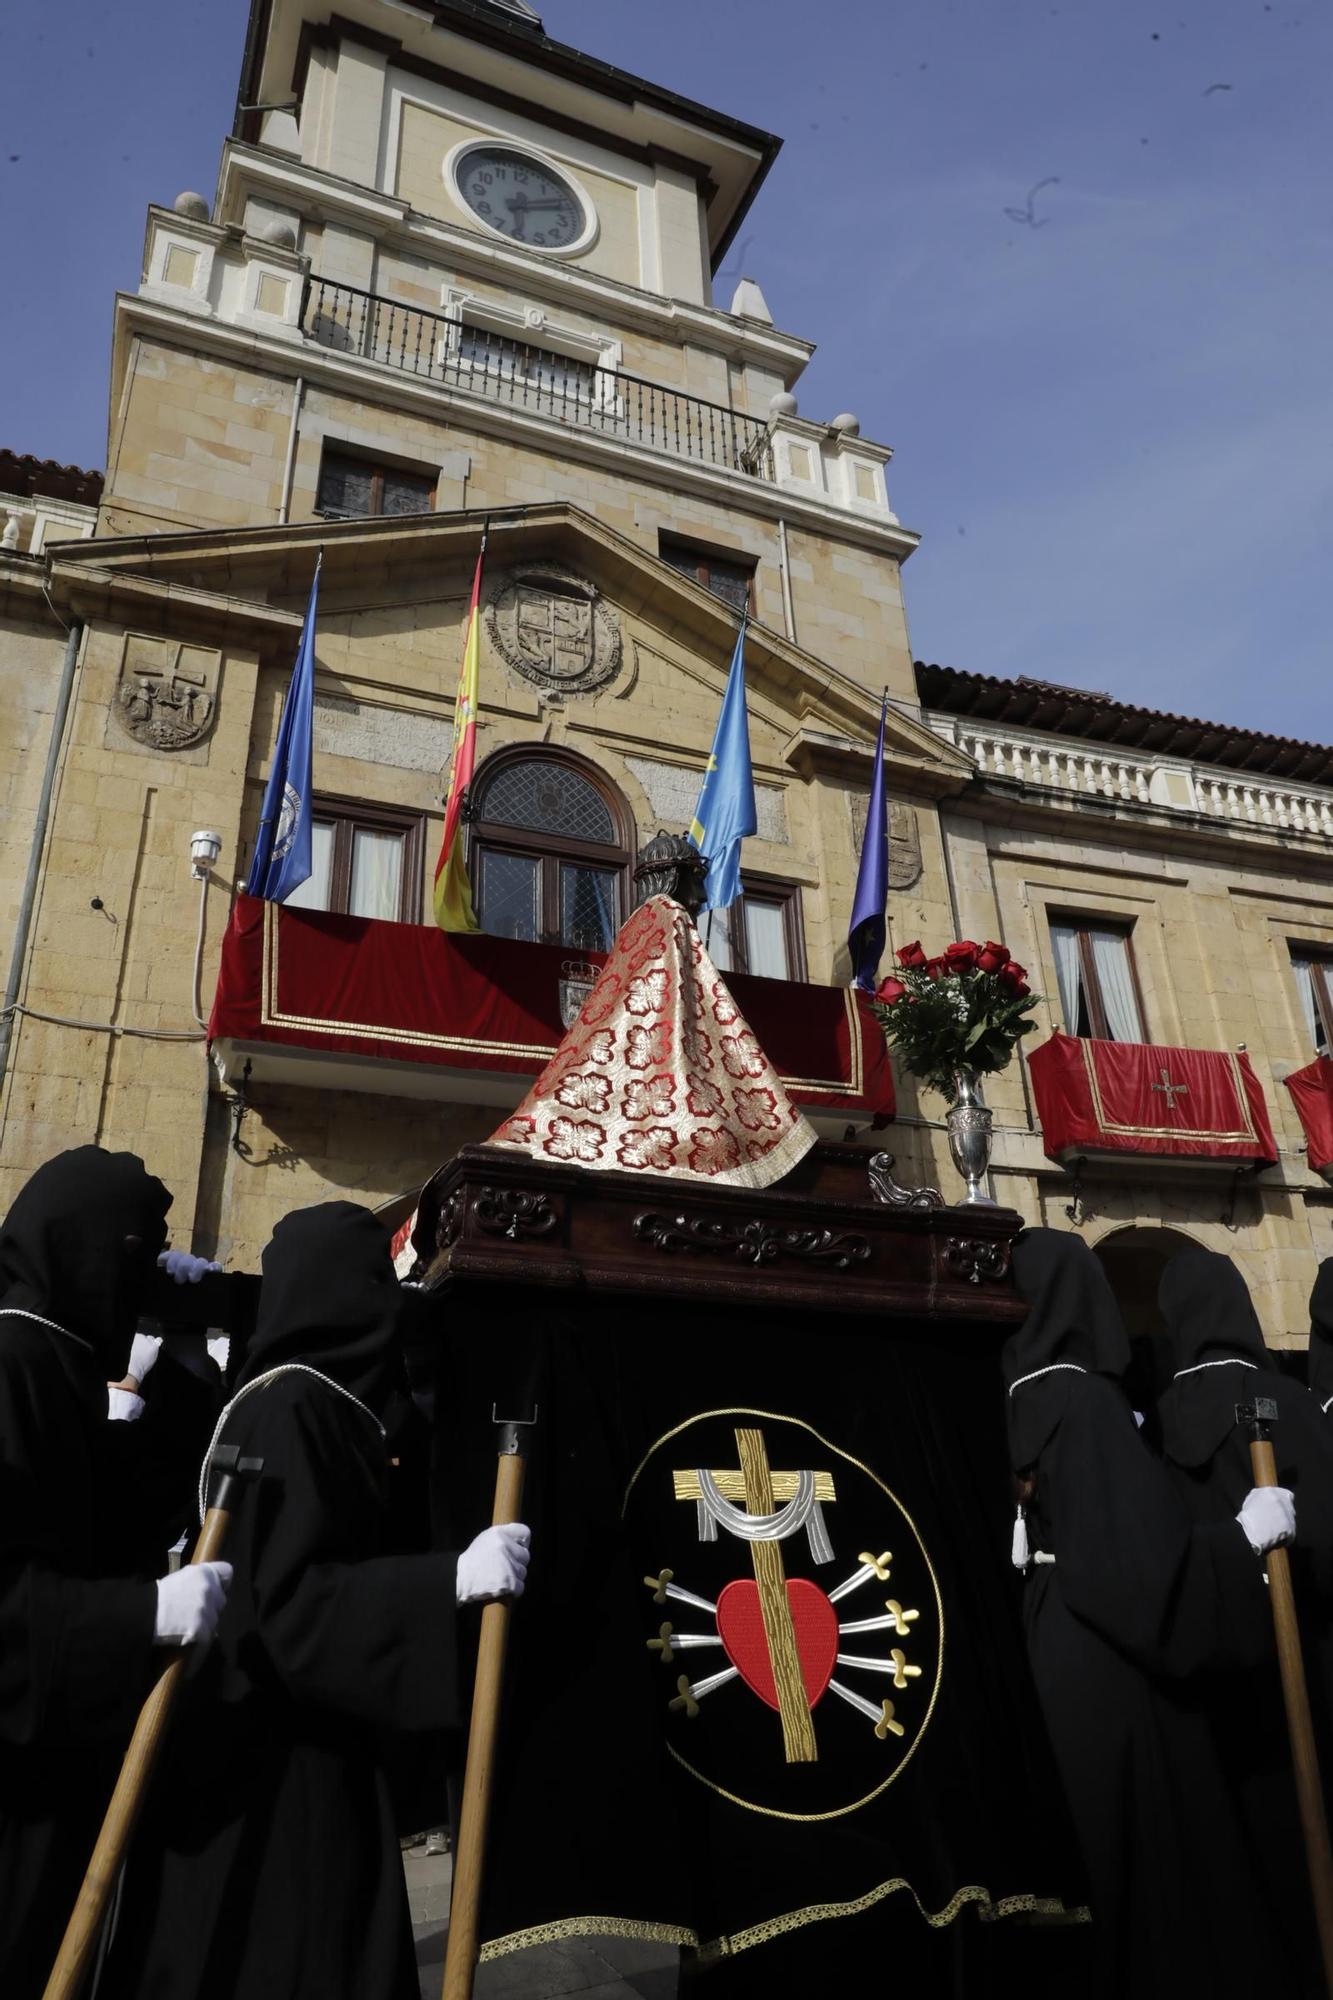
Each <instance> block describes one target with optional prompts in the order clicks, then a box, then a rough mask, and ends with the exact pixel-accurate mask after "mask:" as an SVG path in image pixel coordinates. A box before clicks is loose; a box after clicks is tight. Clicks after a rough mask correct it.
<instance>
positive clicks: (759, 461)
mask: <svg viewBox="0 0 1333 2000" xmlns="http://www.w3.org/2000/svg"><path fill="white" fill-rule="evenodd" d="M300 324H301V331H302V332H303V333H304V334H305V336H306V338H307V339H308V340H312V341H314V342H315V344H316V345H317V346H319V347H325V348H328V349H330V350H331V351H332V352H334V353H338V354H347V355H354V356H356V357H357V358H358V359H360V360H363V361H373V362H377V363H378V364H379V365H380V366H381V367H385V368H393V369H397V370H398V371H400V372H401V373H404V374H408V375H414V376H417V377H420V378H422V379H424V380H426V381H430V382H436V383H439V384H440V385H441V386H442V387H447V388H449V389H451V390H456V391H460V392H462V393H463V394H464V395H468V396H477V397H481V398H483V399H485V400H486V401H489V402H493V403H501V404H504V405H505V406H506V407H507V408H510V409H515V410H521V411H524V412H527V413H528V414H530V415H532V416H537V417H546V418H553V419H554V420H555V421H556V422H557V423H562V424H570V425H573V426H575V427H576V428H578V429H580V430H584V431H591V432H596V433H597V434H598V435H600V436H602V437H605V438H613V439H616V440H619V441H620V442H621V443H623V444H628V445H632V446H635V447H637V448H638V449H640V450H645V451H654V452H664V453H667V454H668V455H669V456H671V457H673V458H678V459H687V460H690V461H692V462H693V463H694V464H696V465H703V466H711V467H714V468H715V469H717V470H719V471H724V472H739V473H743V474H745V475H746V476H747V477H749V478H751V479H763V480H769V481H771V480H772V479H773V477H774V467H773V450H772V443H771V439H770V433H769V426H768V424H767V423H766V422H764V421H763V420H762V419H761V418H759V417H748V416H744V415H743V414H742V413H741V412H740V411H738V410H730V409H727V408H726V407H725V406H724V405H722V404H721V403H709V402H705V401H704V400H703V399H702V398H701V397H699V396H687V395H685V394H683V393H682V392H681V391H680V390H678V389H667V388H664V387H663V386H662V384H661V383H659V382H648V381H645V380H644V379H643V378H642V377H641V376H638V375H627V374H625V373H623V371H621V370H619V369H610V368H604V367H594V366H593V364H592V363H591V362H588V361H580V360H574V359H570V358H566V357H565V356H563V355H560V354H555V353H552V352H551V351H550V350H548V349H546V348H542V347H536V346H533V345H531V344H530V343H528V342H526V341H522V340H515V339H512V338H511V337H510V336H509V335H507V334H501V333H495V332H492V331H490V330H489V329H487V328H485V327H476V326H470V325H465V324H464V323H463V322H462V321H461V320H459V319H457V318H450V317H448V316H446V315H445V314H442V313H432V312H425V311H423V310H422V309H421V308H420V307H418V306H407V305H401V304H399V303H398V302H397V301H396V300H394V299H387V298H382V297H380V296H379V295H378V294H377V293H374V292H364V291H361V290H360V289H359V288H358V287H357V286H355V285H340V284H335V283H333V282H332V281H331V280H330V279H328V278H315V277H312V278H310V279H309V280H308V281H307V284H306V288H305V295H304V298H303V300H302V305H301V321H300Z"/></svg>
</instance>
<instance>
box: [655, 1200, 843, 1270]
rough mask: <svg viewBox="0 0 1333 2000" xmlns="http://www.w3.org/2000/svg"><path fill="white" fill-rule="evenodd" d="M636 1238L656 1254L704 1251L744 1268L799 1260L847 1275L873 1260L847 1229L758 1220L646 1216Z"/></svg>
mask: <svg viewBox="0 0 1333 2000" xmlns="http://www.w3.org/2000/svg"><path fill="white" fill-rule="evenodd" d="M634 1235H635V1237H636V1238H637V1240H638V1241H639V1242H640V1243H650V1244H652V1246H653V1248H654V1249H655V1250H665V1251H667V1252H668V1253H672V1252H675V1251H677V1250H692V1251H702V1252H704V1253H705V1254H707V1255H714V1256H727V1255H730V1256H732V1257H734V1258H735V1259H736V1260H737V1262H738V1263H741V1264H776V1263H779V1262H780V1261H781V1260H782V1259H783V1258H787V1257H794V1258H798V1259H800V1260H801V1261H802V1262H805V1263H811V1264H824V1265H827V1266H828V1267H829V1268H830V1269H832V1270H835V1271H846V1270H849V1269H850V1268H851V1266H852V1265H853V1264H863V1263H865V1262H866V1260H867V1258H868V1257H869V1256H870V1242H869V1239H868V1238H867V1237H865V1236H857V1235H854V1234H852V1233H851V1232H850V1231H848V1230H833V1229H790V1228H783V1226H782V1225H781V1224H780V1223H775V1222H761V1221H760V1220H759V1218H758V1217H750V1218H749V1219H747V1220H745V1221H739V1222H733V1221H731V1220H729V1219H727V1218H724V1217H721V1216H708V1215H690V1216H686V1215H671V1216H667V1215H660V1214H656V1213H654V1212H652V1211H651V1210H650V1211H645V1213H643V1214H642V1215H636V1216H635V1218H634Z"/></svg>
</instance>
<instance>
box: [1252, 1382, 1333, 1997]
mask: <svg viewBox="0 0 1333 2000" xmlns="http://www.w3.org/2000/svg"><path fill="white" fill-rule="evenodd" d="M1277 1413H1278V1411H1277V1404H1276V1403H1275V1402H1274V1401H1273V1400H1272V1398H1271V1397H1268V1396H1256V1397H1255V1399H1254V1401H1253V1403H1244V1404H1241V1403H1238V1404H1237V1406H1236V1421H1237V1423H1239V1424H1243V1425H1244V1426H1245V1428H1246V1429H1247V1430H1248V1431H1249V1433H1250V1464H1251V1466H1252V1468H1253V1471H1254V1483H1255V1485H1256V1486H1276V1485H1277V1484H1278V1476H1277V1462H1276V1460H1275V1459H1274V1457H1273V1445H1272V1440H1271V1438H1270V1437H1269V1434H1268V1426H1269V1425H1270V1424H1272V1423H1275V1422H1276V1421H1277ZM1264 1561H1265V1563H1266V1565H1267V1568H1268V1594H1269V1599H1270V1601H1271V1603H1272V1606H1273V1628H1274V1631H1275V1633H1276V1636H1277V1659H1278V1667H1279V1669H1280V1670H1281V1674H1282V1699H1283V1701H1284V1702H1285V1703H1286V1709H1287V1734H1288V1736H1289V1737H1290V1738H1291V1762H1292V1769H1293V1771H1294V1773H1295V1777H1296V1797H1297V1801H1298V1803H1299V1805H1300V1814H1301V1832H1302V1834H1303V1835H1304V1837H1305V1860H1306V1866H1307V1867H1308V1869H1309V1871H1310V1894H1311V1896H1312V1898H1313V1900H1314V1913H1315V1922H1316V1924H1317V1925H1318V1927H1319V1949H1320V1951H1321V1953H1322V1954H1323V1960H1324V1983H1325V1986H1326V1987H1327V1989H1328V1992H1329V1995H1330V1996H1331V2000H1333V1847H1330V1844H1329V1837H1328V1817H1327V1814H1326V1813H1325V1811H1324V1792H1323V1786H1322V1785H1321V1784H1320V1780H1319V1753H1318V1751H1317V1750H1316V1748H1315V1740H1314V1726H1313V1724H1312V1723H1311V1720H1310V1698H1309V1695H1308V1694H1307V1692H1306V1687H1305V1661H1304V1659H1303V1658H1302V1656H1301V1634H1300V1627H1299V1626H1298V1624H1297V1622H1296V1599H1295V1596H1294V1594H1293V1592H1292V1587H1291V1561H1290V1558H1289V1557H1288V1555H1287V1551H1286V1550H1285V1549H1282V1548H1275V1549H1269V1551H1268V1553H1267V1555H1266V1556H1265V1558H1264Z"/></svg>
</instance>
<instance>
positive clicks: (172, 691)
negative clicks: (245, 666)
mask: <svg viewBox="0 0 1333 2000" xmlns="http://www.w3.org/2000/svg"><path fill="white" fill-rule="evenodd" d="M217 669H218V655H217V654H216V653H214V652H211V651H209V650H208V649H207V648H206V647H203V646H185V645H178V644H175V643H173V642H172V641H169V640H164V639H150V638H146V637H143V636H141V635H139V634H137V633H130V634H129V635H128V637H127V638H126V641H125V657H124V661H123V663H122V665H121V670H120V684H119V686H118V687H117V689H116V696H115V704H114V706H115V715H116V718H117V720H118V721H119V723H120V725H121V727H122V728H123V729H124V730H126V731H127V732H128V734H129V735H131V736H132V737H133V738H134V740H135V742H136V743H142V744H143V745H144V746H145V747H146V748H148V749H150V750H188V749H190V748H191V747H192V746H193V745H194V744H196V743H199V742H202V740H203V738H204V737H205V736H206V735H207V734H208V731H209V728H210V726H211V725H212V721H213V716H214V712H215V710H216V707H217Z"/></svg>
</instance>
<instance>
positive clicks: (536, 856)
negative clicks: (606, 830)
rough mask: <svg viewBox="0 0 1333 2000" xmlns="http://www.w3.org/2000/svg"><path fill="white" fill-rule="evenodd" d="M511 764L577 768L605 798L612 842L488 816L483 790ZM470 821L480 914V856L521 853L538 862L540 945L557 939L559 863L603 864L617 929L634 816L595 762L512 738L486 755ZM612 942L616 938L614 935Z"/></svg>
mask: <svg viewBox="0 0 1333 2000" xmlns="http://www.w3.org/2000/svg"><path fill="white" fill-rule="evenodd" d="M514 764H560V765H563V766H564V768H565V769H566V770H571V771H574V772H576V773H577V775H578V776H579V777H580V778H583V779H585V780H586V781H587V783H589V784H590V785H592V786H593V787H594V789H595V790H596V791H597V792H598V794H599V795H600V797H601V798H602V799H603V800H604V801H605V804H606V808H607V811H608V812H609V813H610V815H611V824H612V826H613V827H614V828H615V830H616V834H617V840H616V843H615V845H614V846H607V845H605V844H603V843H602V842H600V841H595V840H576V839H574V838H573V837H572V836H570V835H567V834H562V833H542V832H540V831H539V830H538V829H537V828H535V827H523V826H513V825H511V824H510V823H509V822H508V821H501V820H488V819H487V818H486V816H485V800H486V793H487V790H488V789H489V787H490V785H491V783H492V781H493V780H494V779H495V778H497V777H499V775H500V774H501V772H502V771H504V770H506V769H507V768H508V767H509V766H511V765H514ZM470 794H471V801H472V802H473V803H471V809H470V815H469V821H468V832H469V845H468V872H469V876H470V879H471V882H472V896H473V907H474V908H475V909H476V911H477V916H478V919H479V920H481V918H482V910H481V857H482V854H483V853H490V854H513V855H520V856H523V857H524V858H526V859H528V860H533V861H536V862H537V864H538V867H539V871H540V874H539V899H540V916H541V933H540V936H539V937H538V938H537V939H536V940H535V942H536V943H539V944H560V943H562V942H563V940H562V938H561V935H560V931H561V924H560V864H561V862H562V861H573V862H581V863H582V864H583V865H584V866H586V867H589V868H605V869H607V870H609V871H610V872H611V873H612V874H613V875H614V876H615V878H616V904H617V916H616V929H617V930H618V929H619V927H620V925H621V924H623V923H624V921H625V919H626V917H628V915H629V913H630V909H631V906H632V893H631V892H632V878H633V872H634V863H635V839H634V819H633V816H632V814H631V813H630V811H629V808H628V806H627V805H626V803H625V801H624V799H623V798H622V797H621V795H620V793H619V791H618V790H617V788H616V786H615V784H614V783H613V781H612V780H611V779H610V778H609V777H608V776H607V775H606V773H605V772H604V771H601V770H599V769H598V767H597V765H595V764H593V763H591V762H590V761H589V760H588V759H587V758H586V757H580V756H579V754H578V752H577V751H574V750H566V749H564V748H563V747H562V746H560V745H557V744H547V743H511V744H507V745H506V747H505V748H504V749H503V750H497V751H496V752H495V754H494V755H493V756H491V757H488V758H487V760H486V763H485V764H484V765H483V766H482V769H481V770H480V771H479V772H478V773H477V775H476V777H475V778H474V779H473V781H472V785H471V787H470ZM612 941H614V937H613V940H612ZM566 949H567V950H569V951H580V950H592V949H593V947H592V946H591V945H588V946H582V945H569V946H567V947H566Z"/></svg>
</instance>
